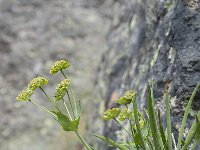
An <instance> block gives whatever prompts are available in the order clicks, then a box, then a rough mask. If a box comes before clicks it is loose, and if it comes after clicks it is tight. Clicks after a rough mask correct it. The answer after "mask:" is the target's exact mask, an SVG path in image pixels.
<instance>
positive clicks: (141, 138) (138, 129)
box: [133, 94, 146, 150]
mask: <svg viewBox="0 0 200 150" xmlns="http://www.w3.org/2000/svg"><path fill="white" fill-rule="evenodd" d="M133 112H134V119H135V124H136V128H137V133H138V137H139V139H140V146H141V147H142V149H144V150H146V147H145V144H144V140H143V137H142V132H141V129H140V123H139V117H138V110H137V102H136V94H135V96H134V97H133Z"/></svg>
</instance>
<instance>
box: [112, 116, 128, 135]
mask: <svg viewBox="0 0 200 150" xmlns="http://www.w3.org/2000/svg"><path fill="white" fill-rule="evenodd" d="M113 119H114V120H115V122H116V123H117V124H118V125H119V126H120V127H122V129H124V131H126V132H127V133H128V134H130V135H131V133H129V132H128V131H127V130H126V129H125V128H124V127H123V126H122V125H121V123H120V122H119V121H117V119H115V118H113Z"/></svg>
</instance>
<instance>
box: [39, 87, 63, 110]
mask: <svg viewBox="0 0 200 150" xmlns="http://www.w3.org/2000/svg"><path fill="white" fill-rule="evenodd" d="M39 88H40V90H41V91H42V92H43V93H44V95H45V96H46V97H47V99H48V100H49V101H50V102H51V103H52V104H53V106H54V107H55V108H56V109H57V110H58V111H59V112H60V110H59V108H58V107H57V106H56V104H55V103H54V101H53V100H52V99H51V98H50V97H49V96H48V94H47V93H46V92H45V91H44V89H43V88H42V87H39Z"/></svg>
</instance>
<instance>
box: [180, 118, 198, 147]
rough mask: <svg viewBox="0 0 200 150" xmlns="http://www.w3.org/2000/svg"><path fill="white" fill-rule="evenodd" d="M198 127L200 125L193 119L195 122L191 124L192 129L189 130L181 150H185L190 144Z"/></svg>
mask: <svg viewBox="0 0 200 150" xmlns="http://www.w3.org/2000/svg"><path fill="white" fill-rule="evenodd" d="M199 125H200V124H199V121H198V120H196V119H195V121H194V122H193V124H192V127H191V128H190V131H189V133H188V135H187V137H186V140H185V144H184V145H183V148H182V149H183V150H186V149H187V147H188V145H189V144H190V143H191V142H192V140H193V138H194V136H195V134H196V132H197V129H198V126H199Z"/></svg>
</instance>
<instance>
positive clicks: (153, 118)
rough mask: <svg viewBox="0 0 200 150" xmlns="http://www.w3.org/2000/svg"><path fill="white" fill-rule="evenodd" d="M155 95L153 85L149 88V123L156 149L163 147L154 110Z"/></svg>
mask: <svg viewBox="0 0 200 150" xmlns="http://www.w3.org/2000/svg"><path fill="white" fill-rule="evenodd" d="M153 104H154V96H153V86H151V87H150V89H149V94H148V114H149V118H150V119H149V124H150V129H151V134H152V137H153V142H154V146H155V150H160V149H161V144H160V143H161V137H160V134H158V128H157V122H156V116H155V110H154V105H153Z"/></svg>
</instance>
